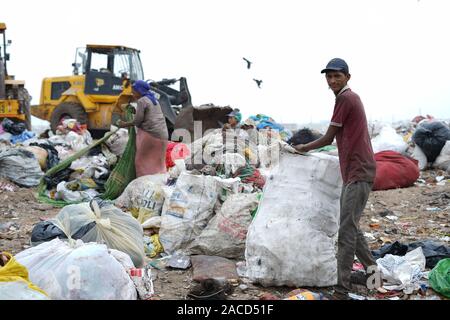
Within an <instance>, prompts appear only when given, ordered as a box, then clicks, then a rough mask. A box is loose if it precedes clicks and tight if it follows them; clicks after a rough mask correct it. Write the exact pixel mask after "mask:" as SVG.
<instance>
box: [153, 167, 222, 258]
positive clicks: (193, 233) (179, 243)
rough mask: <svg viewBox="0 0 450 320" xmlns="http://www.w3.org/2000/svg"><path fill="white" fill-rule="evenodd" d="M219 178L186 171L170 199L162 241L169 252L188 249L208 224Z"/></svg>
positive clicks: (168, 198)
mask: <svg viewBox="0 0 450 320" xmlns="http://www.w3.org/2000/svg"><path fill="white" fill-rule="evenodd" d="M218 195H219V194H218V182H217V180H216V179H215V177H212V176H203V175H192V174H189V173H186V172H182V173H181V175H180V177H179V178H178V180H177V184H176V186H175V189H174V190H173V192H172V194H171V195H170V197H167V198H166V201H165V203H164V207H163V211H162V215H161V216H162V219H161V229H160V231H159V237H160V238H159V239H160V241H161V244H162V245H163V248H164V251H165V252H166V253H169V254H172V253H174V252H175V251H176V250H178V249H182V248H185V247H186V246H187V245H188V244H189V243H190V242H191V241H192V240H193V239H194V238H195V237H197V236H198V235H199V234H200V233H201V232H202V230H203V229H204V228H205V227H206V225H207V224H208V221H209V220H210V219H211V217H212V214H213V209H214V205H215V203H216V201H217V198H218Z"/></svg>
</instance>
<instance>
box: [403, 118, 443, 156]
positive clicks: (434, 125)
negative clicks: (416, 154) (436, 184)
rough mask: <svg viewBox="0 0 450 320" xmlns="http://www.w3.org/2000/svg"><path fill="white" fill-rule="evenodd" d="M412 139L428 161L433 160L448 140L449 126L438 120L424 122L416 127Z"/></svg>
mask: <svg viewBox="0 0 450 320" xmlns="http://www.w3.org/2000/svg"><path fill="white" fill-rule="evenodd" d="M412 140H413V141H414V143H415V144H417V145H418V146H419V147H420V149H422V151H423V153H424V154H425V155H426V156H427V160H428V162H434V160H436V158H437V157H438V156H439V154H440V153H441V150H442V148H443V147H444V145H445V143H446V142H447V140H450V128H449V127H448V126H447V125H445V124H444V123H442V122H439V121H432V122H424V123H422V124H420V125H419V126H418V127H417V129H416V131H415V132H414V134H413V136H412Z"/></svg>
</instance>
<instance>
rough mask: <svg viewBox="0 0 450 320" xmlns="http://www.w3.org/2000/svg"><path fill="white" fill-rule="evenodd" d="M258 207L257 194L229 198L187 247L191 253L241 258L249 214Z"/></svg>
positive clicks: (250, 217)
mask: <svg viewBox="0 0 450 320" xmlns="http://www.w3.org/2000/svg"><path fill="white" fill-rule="evenodd" d="M257 207H258V193H256V192H255V193H250V194H243V193H240V194H232V195H230V196H229V197H228V198H227V199H226V200H225V202H224V203H223V205H222V207H221V208H220V211H219V212H218V213H217V214H216V215H215V216H214V217H213V218H212V219H211V220H210V222H209V223H208V225H207V227H206V228H205V229H204V230H203V232H202V233H201V234H200V236H198V237H197V238H196V239H195V240H194V241H193V242H192V244H191V245H190V246H189V251H190V253H193V254H204V255H209V256H220V257H224V258H242V257H243V256H244V252H245V239H246V236H247V230H248V227H249V225H250V223H251V221H252V215H251V214H252V211H253V210H255V209H256V208H257Z"/></svg>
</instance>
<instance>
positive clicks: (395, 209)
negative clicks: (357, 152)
mask: <svg viewBox="0 0 450 320" xmlns="http://www.w3.org/2000/svg"><path fill="white" fill-rule="evenodd" d="M439 176H442V177H443V178H439ZM436 177H438V178H437V179H436ZM441 179H443V180H441ZM449 179H450V176H448V175H445V173H444V172H436V171H425V172H422V174H421V177H420V179H419V180H418V182H416V185H415V186H413V187H410V188H404V189H395V190H387V191H376V192H372V193H371V195H370V198H369V201H368V203H367V206H366V209H365V214H364V216H363V217H362V220H361V227H362V229H363V232H366V236H367V240H368V242H369V245H370V248H371V249H378V248H380V247H381V246H382V245H383V244H386V243H392V242H394V241H397V240H398V241H400V242H402V243H410V242H413V241H416V240H425V239H430V240H433V241H435V242H438V243H442V244H445V245H447V246H448V245H450V180H449ZM438 180H439V182H438ZM3 182H4V181H3ZM4 186H5V184H4V183H3V184H2V182H1V181H0V250H2V251H8V252H11V253H12V254H17V253H19V252H20V251H23V250H24V249H26V248H29V247H30V236H31V231H32V229H33V226H34V225H35V224H36V223H37V222H39V221H42V220H46V219H48V218H51V217H53V216H55V215H56V214H57V213H58V212H59V210H60V209H59V208H54V207H52V206H51V205H48V204H43V203H40V202H38V201H37V200H36V198H35V192H36V189H25V188H19V187H16V186H13V188H14V190H13V191H10V190H7V189H10V187H4ZM152 275H153V279H154V281H153V283H154V290H155V297H154V298H155V299H163V300H166V299H189V297H188V296H187V294H188V293H189V291H190V290H191V288H192V286H193V285H194V283H193V281H192V268H191V269H188V270H186V271H184V270H173V269H172V270H156V269H153V270H152ZM232 289H233V290H232V292H231V293H230V294H229V295H228V296H227V298H228V299H233V300H234V299H242V300H253V299H261V298H262V297H264V295H267V294H272V295H274V296H276V297H279V298H285V297H286V294H287V293H288V292H289V291H291V290H293V289H296V288H287V287H271V288H264V287H261V286H259V285H254V284H252V283H250V282H249V281H248V280H246V279H245V278H241V282H240V283H235V284H234V285H233V287H232ZM306 289H310V290H312V291H315V292H322V293H323V294H324V295H325V296H326V297H328V298H329V299H336V295H335V294H334V291H333V290H332V289H333V288H306ZM428 291H431V293H428V294H433V295H434V294H435V293H434V292H432V290H431V289H429V290H428ZM366 294H367V293H366ZM368 295H369V296H370V293H368ZM401 298H402V299H407V298H408V297H401ZM441 298H442V297H441Z"/></svg>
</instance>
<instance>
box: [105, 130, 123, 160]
mask: <svg viewBox="0 0 450 320" xmlns="http://www.w3.org/2000/svg"><path fill="white" fill-rule="evenodd" d="M105 143H106V145H107V146H108V148H109V150H111V152H112V153H113V154H115V155H116V156H121V155H122V154H123V152H124V151H125V147H126V146H127V143H128V130H127V129H124V128H120V129H118V130H117V131H116V132H115V133H114V134H113V135H112V136H111V137H110V138H109V139H108V140H106V142H105Z"/></svg>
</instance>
